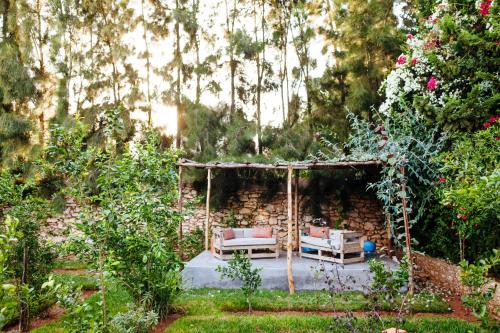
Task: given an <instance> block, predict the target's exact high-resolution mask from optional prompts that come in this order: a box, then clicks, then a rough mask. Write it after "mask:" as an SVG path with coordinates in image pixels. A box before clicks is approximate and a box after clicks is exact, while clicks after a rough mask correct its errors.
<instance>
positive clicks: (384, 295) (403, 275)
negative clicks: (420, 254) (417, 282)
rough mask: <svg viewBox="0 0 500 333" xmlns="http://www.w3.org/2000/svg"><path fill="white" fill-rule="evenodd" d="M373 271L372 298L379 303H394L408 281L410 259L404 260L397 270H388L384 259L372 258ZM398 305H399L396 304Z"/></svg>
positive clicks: (371, 266)
mask: <svg viewBox="0 0 500 333" xmlns="http://www.w3.org/2000/svg"><path fill="white" fill-rule="evenodd" d="M368 266H369V267H370V271H371V272H372V273H373V281H372V285H371V294H372V300H373V301H375V302H377V303H379V304H380V302H381V301H382V302H383V301H387V302H388V303H389V304H391V305H393V306H394V304H395V303H396V300H397V299H398V296H399V295H400V294H401V288H403V287H404V286H405V285H406V284H407V282H408V267H407V266H408V261H407V260H403V261H402V262H401V263H400V265H399V266H398V268H397V269H396V270H392V271H391V270H388V269H387V267H386V264H385V263H384V261H381V260H376V259H371V260H369V261H368ZM396 306H397V305H396Z"/></svg>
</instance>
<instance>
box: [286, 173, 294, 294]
mask: <svg viewBox="0 0 500 333" xmlns="http://www.w3.org/2000/svg"><path fill="white" fill-rule="evenodd" d="M287 197H288V205H287V212H288V232H287V242H286V260H287V266H288V289H289V291H290V294H294V293H295V284H294V282H293V274H292V242H293V239H292V236H293V234H292V233H293V224H292V165H291V164H288V182H287Z"/></svg>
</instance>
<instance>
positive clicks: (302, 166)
mask: <svg viewBox="0 0 500 333" xmlns="http://www.w3.org/2000/svg"><path fill="white" fill-rule="evenodd" d="M381 163H382V162H381V161H380V160H367V161H347V160H346V161H332V162H330V161H299V162H277V163H273V164H265V163H252V162H247V163H237V162H210V163H200V162H196V161H191V160H187V159H182V158H181V159H179V161H178V163H177V165H178V166H179V193H180V195H179V202H178V206H179V210H182V170H183V168H196V169H206V170H207V197H206V207H205V209H206V213H205V250H208V246H209V231H210V191H211V178H212V170H215V169H262V170H287V171H288V180H287V198H288V200H287V201H288V204H287V217H288V218H287V222H288V223H287V224H288V228H287V229H288V230H287V247H286V248H287V266H288V270H287V271H288V287H289V290H290V293H294V292H295V284H294V281H293V275H292V250H293V244H292V241H293V220H294V219H293V216H295V223H296V226H297V227H296V233H297V235H296V239H297V242H298V239H299V237H298V236H299V232H300V231H299V228H298V181H299V170H321V169H349V168H352V169H362V168H367V167H374V166H378V165H380V164H381ZM293 173H295V186H294V187H295V188H294V189H295V191H294V192H295V193H294V199H295V200H294V201H295V205H294V209H293V211H292V178H293V175H292V174H293ZM179 237H180V238H182V223H181V225H180V226H179ZM297 245H298V244H297Z"/></svg>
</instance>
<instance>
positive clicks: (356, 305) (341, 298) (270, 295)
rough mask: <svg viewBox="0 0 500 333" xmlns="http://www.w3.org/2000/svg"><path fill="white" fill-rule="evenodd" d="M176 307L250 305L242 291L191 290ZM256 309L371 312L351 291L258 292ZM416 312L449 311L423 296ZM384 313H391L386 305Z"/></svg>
mask: <svg viewBox="0 0 500 333" xmlns="http://www.w3.org/2000/svg"><path fill="white" fill-rule="evenodd" d="M174 307H175V308H177V309H179V310H181V311H183V312H185V313H186V314H188V315H189V314H197V315H199V314H204V315H208V314H214V313H219V312H224V311H227V312H237V311H246V310H247V309H248V305H247V303H246V299H245V296H244V295H243V292H242V291H241V290H237V289H194V290H188V291H186V292H185V293H184V294H182V295H181V297H180V298H179V299H178V300H177V302H176V303H175V304H174ZM252 307H253V309H254V310H262V311H345V310H349V309H350V310H354V311H356V310H366V309H369V301H368V300H367V298H366V297H365V296H364V295H363V294H362V293H361V292H355V291H348V292H344V293H342V294H341V295H338V296H335V297H334V298H332V297H331V296H330V294H329V293H327V292H324V291H303V292H297V293H295V294H294V295H290V294H289V293H288V292H286V291H280V290H259V291H258V292H257V294H256V295H255V296H254V298H253V301H252ZM411 309H412V310H413V311H414V312H434V313H446V312H449V306H448V304H447V303H446V302H445V301H443V300H442V299H441V298H439V297H436V296H433V295H428V294H422V295H419V296H418V297H416V298H415V299H414V301H413V303H412V305H411ZM385 310H390V308H389V306H388V305H385Z"/></svg>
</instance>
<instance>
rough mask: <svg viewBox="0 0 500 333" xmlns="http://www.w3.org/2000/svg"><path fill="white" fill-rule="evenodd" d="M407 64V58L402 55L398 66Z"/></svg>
mask: <svg viewBox="0 0 500 333" xmlns="http://www.w3.org/2000/svg"><path fill="white" fill-rule="evenodd" d="M405 62H406V57H405V56H404V55H403V54H402V55H400V56H399V57H398V61H397V62H396V63H397V64H398V65H404V64H405Z"/></svg>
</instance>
